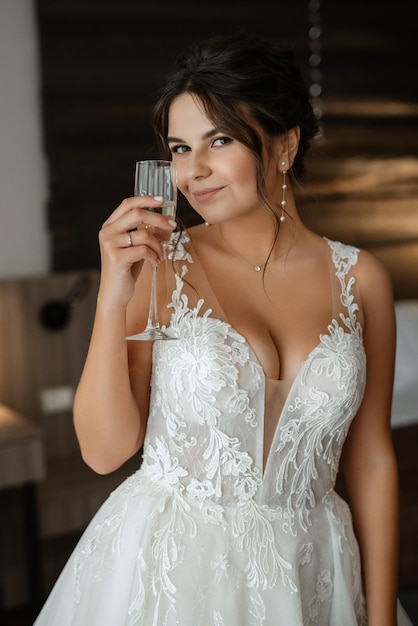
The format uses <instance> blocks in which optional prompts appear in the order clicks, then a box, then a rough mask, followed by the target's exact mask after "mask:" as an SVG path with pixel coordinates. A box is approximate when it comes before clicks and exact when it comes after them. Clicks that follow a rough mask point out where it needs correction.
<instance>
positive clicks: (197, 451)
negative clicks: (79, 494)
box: [39, 234, 367, 626]
mask: <svg viewBox="0 0 418 626" xmlns="http://www.w3.org/2000/svg"><path fill="white" fill-rule="evenodd" d="M187 241H188V236H187V234H183V235H182V236H181V238H180V239H179V240H178V241H177V242H176V245H175V246H174V247H173V249H172V251H171V254H170V255H171V257H172V258H174V260H177V261H179V260H180V266H181V271H180V272H179V273H178V274H177V276H176V278H175V280H176V287H175V289H174V291H173V293H172V299H171V302H170V305H169V306H170V308H171V309H172V311H171V321H170V324H169V325H168V328H167V332H168V333H171V334H172V335H173V336H175V337H176V339H175V340H173V341H165V342H164V341H159V342H156V343H155V344H154V348H153V371H152V381H151V402H150V414H149V419H148V426H147V434H146V439H145V443H144V447H143V461H142V464H141V467H140V469H139V470H138V471H137V472H136V473H135V474H134V475H132V476H131V477H129V478H128V479H127V480H126V481H125V482H124V483H123V484H122V485H120V487H119V488H118V489H117V490H116V491H114V492H113V493H112V494H111V496H110V497H109V499H108V500H107V502H106V503H105V504H104V505H103V507H102V508H101V509H100V510H99V512H98V513H97V515H96V516H95V518H94V520H93V521H92V522H91V524H90V526H89V527H88V528H87V530H86V532H85V534H84V536H83V538H82V540H81V541H80V543H79V545H78V546H77V548H76V550H75V552H74V555H73V557H72V559H71V560H70V562H69V564H68V565H67V566H66V568H65V569H64V571H63V573H62V575H61V578H60V580H59V581H58V583H57V585H56V589H55V590H54V592H53V594H51V596H50V599H49V601H48V603H47V605H46V607H45V609H44V616H45V621H44V622H42V621H40V622H39V624H48V625H50V624H55V623H57V624H58V621H57V622H54V621H53V619H54V616H55V613H54V611H57V606H56V604H57V603H56V601H54V598H57V597H60V596H62V595H64V594H65V597H66V600H65V601H64V602H65V603H66V604H64V605H63V601H62V600H61V604H60V605H59V606H60V610H61V616H62V615H67V614H68V616H69V617H68V618H65V619H64V621H60V622H59V623H60V626H61V625H62V624H64V623H65V624H68V625H70V624H71V625H80V626H81V625H83V626H86V625H87V624H88V625H89V626H93V625H99V624H100V626H106V625H108V626H122V625H126V626H128V625H129V626H136V625H138V626H139V625H141V626H163V625H164V626H175V625H176V626H177V625H179V626H198V625H207V626H212V625H214V626H306V625H311V624H317V625H319V626H327V625H328V626H359V625H366V624H367V617H366V612H365V603H364V597H363V591H362V582H361V569H360V558H359V551H358V546H357V542H356V539H355V536H354V533H353V528H352V520H351V514H350V510H349V508H348V505H347V504H346V503H345V502H344V501H343V500H342V499H341V498H340V497H339V496H338V495H337V494H336V492H335V491H334V485H335V480H336V475H337V471H338V464H339V459H340V454H341V450H342V446H343V444H344V440H345V438H346V435H347V432H348V429H349V426H350V423H351V421H352V420H353V418H354V416H355V415H356V412H357V410H358V408H359V405H360V403H361V400H362V396H363V392H364V387H365V377H366V358H365V351H364V347H363V341H362V328H361V325H360V323H359V321H358V319H357V312H358V308H359V307H358V303H357V302H356V299H355V298H354V295H353V286H354V285H355V276H354V274H353V269H354V268H355V264H356V262H357V257H358V250H357V249H355V248H353V247H350V246H346V245H343V244H340V243H336V242H332V241H329V240H327V243H328V245H329V250H330V255H331V258H332V264H333V267H334V269H335V278H336V281H337V283H338V285H339V287H340V293H339V294H338V296H339V298H338V299H339V303H340V305H341V307H340V309H339V313H338V316H337V317H336V318H335V319H332V320H331V321H330V324H329V326H328V328H327V331H326V332H325V333H324V334H322V335H321V336H320V337H319V338H318V344H317V346H316V347H315V348H314V349H313V350H312V351H311V352H310V354H309V355H308V357H307V358H306V360H305V361H304V362H303V364H302V366H301V368H300V370H299V372H298V374H297V376H296V378H295V379H294V381H293V382H292V383H291V384H290V385H288V386H287V387H286V386H285V385H284V386H283V385H282V382H283V381H274V380H270V379H267V378H266V377H265V375H264V372H263V369H262V367H261V365H260V363H259V362H258V360H257V358H256V356H255V353H254V352H253V350H252V349H251V347H250V345H249V344H248V343H247V341H246V339H245V338H244V337H243V336H242V335H240V334H239V333H238V332H237V331H236V330H235V329H234V328H233V327H232V326H231V325H230V324H229V323H228V322H227V321H225V320H221V319H216V318H215V317H213V316H212V315H211V313H212V311H211V309H210V308H207V305H206V304H205V301H204V300H203V299H199V300H198V301H197V303H196V304H195V306H189V298H188V296H187V295H186V294H185V289H184V287H185V281H186V280H187V272H188V267H190V264H191V263H193V258H192V256H191V255H190V253H189V252H188V251H187V248H186V247H185V245H184V244H185V243H187ZM276 396H281V399H280V401H279V402H277V403H276V401H275V397H276ZM277 406H278V407H280V408H279V413H280V415H276V416H275V421H276V422H277V426H276V429H275V433H274V436H273V438H272V441H271V445H270V448H269V450H268V453H267V454H265V450H264V420H265V417H266V415H267V414H270V413H271V412H274V410H275V407H277ZM51 598H52V599H51ZM122 615H123V616H124V617H123V618H122V617H121V616H122ZM48 617H49V619H50V620H51V621H47V620H48ZM66 620H67V621H66Z"/></svg>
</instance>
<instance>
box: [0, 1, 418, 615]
mask: <svg viewBox="0 0 418 626" xmlns="http://www.w3.org/2000/svg"><path fill="white" fill-rule="evenodd" d="M412 13H413V5H411V3H410V2H408V1H407V0H398V2H397V3H393V2H389V0H380V1H378V0H351V1H350V2H348V0H341V1H339V2H330V1H329V0H328V1H324V0H323V1H321V0H310V1H309V0H292V2H284V0H275V1H274V2H273V1H271V0H239V1H238V0H229V1H228V2H225V1H224V0H222V1H221V0H211V1H209V0H208V1H206V2H204V1H200V2H195V3H191V2H189V0H177V2H175V3H174V2H169V1H168V0H0V80H1V90H0V211H1V226H0V509H1V515H0V548H1V553H0V619H1V621H2V623H3V616H4V620H5V621H6V623H10V624H14V625H15V626H18V625H19V624H20V625H21V626H24V624H30V623H32V621H31V620H32V617H33V615H34V614H35V613H36V611H37V609H38V607H39V605H40V603H42V601H43V599H44V597H45V595H46V594H47V593H48V591H49V590H50V588H51V586H52V584H53V582H54V581H55V579H56V576H57V574H58V572H59V571H60V569H61V568H62V566H63V564H64V562H65V560H66V558H67V557H68V554H69V552H70V551H71V550H72V548H73V546H74V545H75V542H76V541H77V539H78V537H79V535H80V533H81V532H82V530H83V528H84V527H85V525H86V524H87V522H88V521H89V519H90V518H91V516H92V515H93V514H94V512H95V511H96V510H97V508H98V506H99V505H100V503H101V502H102V501H103V500H104V498H105V497H106V496H107V494H108V493H109V491H110V490H111V489H113V487H114V486H116V484H118V483H119V482H120V480H121V479H122V478H123V477H124V476H125V475H127V474H128V473H130V472H131V471H132V468H134V467H136V466H137V465H138V461H139V460H138V459H133V460H132V462H130V463H128V464H127V465H126V466H125V467H123V468H121V470H120V471H119V472H116V473H115V474H112V475H111V476H106V477H103V476H96V475H94V474H93V473H92V472H90V470H88V468H85V467H84V466H83V464H82V463H81V461H80V458H79V454H78V447H77V443H76V441H75V438H74V433H73V430H72V421H71V418H72V416H71V403H72V396H73V392H74V388H75V385H76V384H77V381H78V378H79V376H80V373H81V368H82V364H83V361H84V357H85V353H86V350H87V345H88V340H89V335H90V330H91V324H92V318H93V313H94V304H95V294H96V292H97V285H98V276H99V254H98V244H97V233H98V230H99V229H100V226H101V224H102V223H103V222H104V220H105V219H106V218H107V216H108V215H109V213H110V212H111V211H112V210H113V209H114V208H115V207H116V206H117V204H119V202H120V200H121V199H122V198H123V197H126V196H129V195H131V194H132V188H133V172H134V163H135V161H136V160H139V159H141V158H151V157H154V156H157V153H156V149H155V145H154V137H153V134H152V129H151V126H150V118H151V111H152V106H153V103H154V101H155V98H156V92H157V90H158V86H159V84H160V80H161V78H162V77H163V76H164V75H165V74H166V73H167V72H168V71H169V70H170V69H171V67H172V64H173V61H174V58H175V57H176V56H177V54H178V53H179V52H180V51H182V50H183V49H185V48H187V47H188V46H189V45H190V44H191V43H193V42H195V41H199V40H201V39H202V38H206V37H207V36H209V35H216V34H220V33H230V32H235V31H237V30H238V29H241V28H244V29H246V30H249V31H250V32H256V33H258V34H260V35H262V36H264V37H266V38H268V39H271V40H272V41H275V42H277V43H282V44H284V45H286V46H290V47H291V48H292V49H293V50H294V52H295V56H296V59H297V60H298V62H299V63H300V65H301V67H302V70H303V73H304V76H305V79H306V81H307V83H308V85H309V87H310V90H311V95H312V101H313V104H314V107H315V110H316V112H317V116H318V118H319V119H320V122H321V137H320V138H319V140H318V141H317V142H316V144H315V146H314V148H313V150H312V152H311V156H310V158H309V161H308V172H307V178H306V181H305V182H304V183H303V185H302V186H301V187H300V188H299V189H298V190H297V196H298V203H299V207H300V211H301V214H302V216H303V218H304V219H305V221H306V222H307V224H308V225H309V226H310V227H311V228H313V230H315V231H317V232H318V233H320V234H323V235H326V236H329V237H331V238H333V239H338V240H341V241H344V242H347V243H350V244H354V245H359V246H361V247H363V248H367V249H369V250H370V251H371V252H373V253H374V254H375V255H376V256H378V257H379V258H380V259H381V260H382V261H383V263H384V264H385V265H386V267H387V268H388V270H389V272H390V274H391V276H392V280H393V286H394V291H395V296H396V304H397V316H398V324H399V342H398V351H397V374H396V381H395V398H394V406H393V433H394V440H395V446H396V449H397V454H398V458H399V465H400V480H401V488H402V502H401V504H402V511H401V539H402V542H401V569H400V595H401V597H402V599H403V600H404V604H405V606H407V607H408V608H409V609H410V611H411V614H412V612H413V611H416V608H414V607H415V606H416V598H417V595H418V499H417V493H418V478H417V477H418V471H417V469H418V461H417V459H416V457H418V454H417V452H418V430H417V424H418V397H417V388H418V131H417V122H418V87H417V79H416V67H417V65H418V46H417V43H416V28H415V22H414V19H413V14H412ZM180 213H181V217H182V219H183V221H184V222H185V223H186V224H188V225H190V224H193V223H196V221H197V216H196V215H194V213H193V212H192V211H191V210H190V209H189V208H188V207H187V206H186V205H184V204H183V203H181V206H180ZM417 619H418V618H417Z"/></svg>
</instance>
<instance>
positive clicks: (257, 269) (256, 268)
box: [205, 163, 287, 272]
mask: <svg viewBox="0 0 418 626" xmlns="http://www.w3.org/2000/svg"><path fill="white" fill-rule="evenodd" d="M283 165H284V163H283ZM286 174H287V170H284V171H283V181H282V199H281V201H280V206H281V208H282V212H281V215H280V217H279V224H278V231H277V234H279V232H280V226H281V225H282V223H283V222H284V221H285V219H286V216H285V207H286V189H287V184H286ZM205 224H206V226H209V224H208V223H207V222H205ZM218 228H219V234H220V235H221V237H222V240H223V241H224V243H225V244H226V245H227V246H228V248H230V249H231V250H232V252H233V253H234V254H235V255H236V256H237V257H239V258H240V259H241V260H242V261H244V262H245V263H246V264H247V265H249V266H250V267H252V268H253V270H254V272H261V270H262V269H263V268H264V266H265V265H266V263H267V260H268V257H267V260H266V261H264V263H262V264H261V265H259V264H257V265H253V264H252V263H251V262H250V261H248V259H246V258H245V257H243V256H242V254H240V253H239V252H238V251H237V250H235V248H233V247H232V246H231V244H230V243H228V242H227V241H226V239H225V237H224V236H223V234H222V230H221V227H220V225H219V226H218Z"/></svg>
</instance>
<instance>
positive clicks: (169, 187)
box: [127, 159, 177, 341]
mask: <svg viewBox="0 0 418 626" xmlns="http://www.w3.org/2000/svg"><path fill="white" fill-rule="evenodd" d="M134 195H135V196H161V197H162V198H164V203H163V204H162V206H158V207H152V208H149V209H148V211H153V212H155V213H160V215H168V216H170V217H171V218H174V217H175V215H176V206H177V186H176V176H175V168H174V164H173V163H172V162H171V161H164V160H161V159H149V160H147V161H138V162H137V163H136V168H135V189H134ZM149 228H150V229H152V233H153V235H154V236H155V237H157V239H159V241H160V242H161V245H162V246H163V247H164V246H165V245H166V244H167V241H168V239H169V238H170V234H171V233H168V232H167V231H165V230H162V229H159V228H155V227H149ZM127 339H136V340H142V341H155V340H156V339H163V340H167V339H175V337H173V336H170V335H168V334H167V333H165V332H164V331H163V330H161V328H160V324H159V321H158V310H157V268H156V266H154V265H153V266H152V282H151V295H150V303H149V312H148V321H147V325H146V328H145V329H144V330H143V331H142V332H141V333H138V334H136V335H130V336H129V337H127Z"/></svg>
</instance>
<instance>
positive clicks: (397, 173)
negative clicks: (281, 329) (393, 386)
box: [36, 0, 418, 297]
mask: <svg viewBox="0 0 418 626" xmlns="http://www.w3.org/2000/svg"><path fill="white" fill-rule="evenodd" d="M313 4H314V3H312V2H308V1H307V0H306V1H305V0H294V2H291V3H289V2H281V1H280V0H276V1H275V2H273V1H271V0H259V1H258V2H255V1H254V0H240V1H238V0H232V1H231V2H228V3H225V2H223V1H222V2H221V0H213V1H212V2H210V3H200V2H199V3H194V4H193V3H190V2H188V1H187V2H186V0H178V2H176V3H172V2H169V1H167V0H160V1H159V2H154V1H151V0H106V1H102V2H98V1H97V0H84V1H81V0H78V1H74V0H60V2H56V1H55V0H37V3H36V5H37V15H38V22H39V32H40V42H41V59H42V96H43V110H44V128H45V140H46V150H47V157H48V163H49V167H50V181H51V186H50V201H49V208H48V214H49V226H50V231H51V236H52V240H53V259H54V261H53V263H54V268H53V269H54V270H74V269H80V268H86V267H87V268H96V267H98V264H99V254H98V245H97V232H98V230H99V228H100V226H101V224H102V222H103V221H104V220H105V219H106V217H107V216H108V214H109V213H110V212H111V211H112V210H113V208H114V207H115V206H117V204H118V203H119V201H120V200H121V199H122V198H123V197H125V196H127V195H130V194H131V193H132V181H133V168H134V162H135V160H137V159H139V158H143V157H147V156H153V155H154V154H155V149H154V142H153V135H152V132H151V129H150V114H151V108H152V103H153V102H154V99H155V92H156V89H157V87H158V84H159V81H160V79H161V77H162V75H163V74H164V73H165V72H166V71H167V70H168V69H169V68H170V67H171V63H172V60H173V57H174V56H176V55H177V53H178V52H179V51H180V50H181V49H183V48H185V47H187V46H188V45H189V44H190V43H192V42H194V41H196V40H199V39H201V38H202V37H206V36H207V35H211V34H216V33H225V32H231V31H234V30H236V29H238V28H240V27H244V28H247V29H248V30H251V31H254V32H257V33H259V34H261V35H263V36H265V37H267V38H270V39H272V40H275V41H281V42H283V43H285V44H288V45H292V46H293V48H294V49H295V52H296V56H297V59H298V60H299V61H300V63H301V64H302V67H303V70H304V73H305V76H306V78H307V80H308V82H309V81H310V68H309V63H308V58H309V54H310V45H311V44H312V41H311V40H310V38H309V35H308V31H309V28H310V26H311V22H312V10H311V9H310V8H309V7H311V8H312V6H313ZM317 4H319V7H320V8H319V18H320V21H321V24H322V33H321V36H320V39H319V43H320V46H321V53H322V60H321V63H320V66H319V69H320V71H321V72H322V79H321V82H322V89H323V91H322V96H321V102H319V104H320V105H321V106H322V110H323V129H324V136H323V140H322V141H321V142H320V143H319V145H318V146H317V148H316V150H315V151H314V153H313V155H312V156H313V159H312V166H311V168H310V172H309V174H310V177H309V185H308V186H307V187H306V189H305V191H304V193H302V194H301V198H300V206H301V211H302V214H303V216H304V217H305V216H306V219H307V221H308V223H309V224H310V225H311V226H312V227H313V228H314V229H316V230H318V232H321V233H322V234H326V235H329V236H333V237H335V238H338V239H341V240H343V241H347V242H349V243H354V244H357V245H363V246H366V247H369V248H370V249H373V251H375V252H376V253H377V254H378V255H380V257H381V258H382V259H383V260H384V262H385V263H386V264H387V265H388V268H389V269H390V271H391V272H392V276H393V279H394V281H395V291H396V294H397V296H398V297H417V296H418V285H417V281H416V275H415V273H414V270H412V271H411V264H412V262H413V259H414V258H415V257H414V253H413V249H414V246H415V245H416V241H415V239H414V238H415V235H416V230H417V223H418V193H417V185H416V180H417V178H418V138H417V121H418V95H417V82H416V80H415V79H414V77H415V72H416V69H415V68H416V66H417V61H418V49H417V46H416V43H415V32H414V21H413V20H412V6H411V4H410V3H409V2H407V0H401V1H400V2H397V3H396V4H394V3H393V2H389V1H388V0H383V1H382V0H380V1H378V0H370V1H369V2H366V3H365V2H363V1H360V0H353V1H350V2H348V0H344V1H342V2H322V3H321V2H319V3H317ZM406 165H407V172H406V170H405V167H406ZM377 171H380V172H381V175H380V178H379V180H378V181H377V179H376V172H377ZM379 188H380V191H381V193H379ZM391 205H392V206H393V211H391V210H390V207H391ZM181 212H182V213H183V215H182V217H183V220H184V221H185V223H186V224H192V223H194V222H195V221H196V217H195V215H194V214H193V212H192V211H190V210H189V208H188V207H187V206H185V205H184V204H183V203H181ZM406 230H407V231H408V233H407V234H408V242H406V243H405V231H406ZM411 240H412V241H411ZM409 250H411V254H412V256H410V255H409ZM407 273H409V274H410V278H409V279H407V280H403V281H402V284H398V282H397V281H398V277H399V275H402V276H405V274H407Z"/></svg>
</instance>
